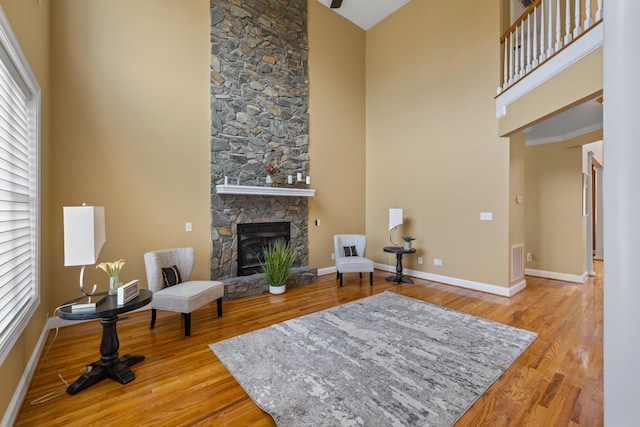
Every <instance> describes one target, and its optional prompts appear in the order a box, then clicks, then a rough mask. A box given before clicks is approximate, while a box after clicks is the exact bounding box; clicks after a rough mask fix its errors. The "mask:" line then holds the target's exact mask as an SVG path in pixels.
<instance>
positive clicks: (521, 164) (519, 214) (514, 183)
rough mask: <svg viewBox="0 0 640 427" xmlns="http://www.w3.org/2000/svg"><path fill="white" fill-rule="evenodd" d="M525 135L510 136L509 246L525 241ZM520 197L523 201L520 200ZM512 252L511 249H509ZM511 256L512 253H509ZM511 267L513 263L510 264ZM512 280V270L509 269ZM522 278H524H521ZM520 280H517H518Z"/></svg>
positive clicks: (518, 133)
mask: <svg viewBox="0 0 640 427" xmlns="http://www.w3.org/2000/svg"><path fill="white" fill-rule="evenodd" d="M524 144H525V135H524V134H523V133H522V132H517V133H515V134H513V135H511V138H510V150H509V155H510V162H509V248H511V246H513V245H518V244H524V243H525V206H526V198H525V194H526V190H525V146H524ZM518 197H521V198H522V199H521V201H520V202H518ZM509 254H511V251H509ZM509 256H511V255H509ZM509 268H511V265H509ZM509 280H511V270H509ZM519 280H522V279H519ZM517 281H518V280H516V282H517Z"/></svg>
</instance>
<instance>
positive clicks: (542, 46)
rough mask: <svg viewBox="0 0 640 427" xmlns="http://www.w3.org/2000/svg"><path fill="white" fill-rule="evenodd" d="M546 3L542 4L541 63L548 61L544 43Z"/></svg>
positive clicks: (542, 2) (543, 0)
mask: <svg viewBox="0 0 640 427" xmlns="http://www.w3.org/2000/svg"><path fill="white" fill-rule="evenodd" d="M544 2H545V0H542V1H541V2H540V62H544V60H545V59H547V51H546V49H545V42H544V36H545V34H544Z"/></svg>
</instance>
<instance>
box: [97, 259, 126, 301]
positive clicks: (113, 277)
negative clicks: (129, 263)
mask: <svg viewBox="0 0 640 427" xmlns="http://www.w3.org/2000/svg"><path fill="white" fill-rule="evenodd" d="M123 265H124V260H123V259H119V260H117V261H114V262H101V263H100V264H98V265H96V268H99V269H101V270H102V271H104V272H105V273H107V275H108V276H109V295H117V294H118V283H119V282H118V279H119V278H118V276H119V275H120V270H122V266H123Z"/></svg>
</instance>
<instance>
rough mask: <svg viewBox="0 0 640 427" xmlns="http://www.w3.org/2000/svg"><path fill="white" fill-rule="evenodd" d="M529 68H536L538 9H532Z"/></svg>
mask: <svg viewBox="0 0 640 427" xmlns="http://www.w3.org/2000/svg"><path fill="white" fill-rule="evenodd" d="M543 50H544V49H543ZM531 66H533V67H537V66H538V8H537V7H534V8H533V63H531Z"/></svg>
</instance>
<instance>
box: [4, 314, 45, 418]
mask: <svg viewBox="0 0 640 427" xmlns="http://www.w3.org/2000/svg"><path fill="white" fill-rule="evenodd" d="M50 322H51V318H48V319H47V321H46V322H45V324H44V327H43V328H42V332H41V333H40V338H38V342H37V343H36V347H35V348H34V349H33V352H32V353H31V357H30V358H29V362H28V363H27V366H26V368H25V370H24V372H23V373H22V378H21V379H20V383H19V384H18V387H16V390H15V391H14V392H13V397H12V398H11V402H9V406H8V407H7V410H6V411H5V413H4V417H3V418H2V421H1V422H0V426H2V427H5V426H12V425H13V423H14V421H15V419H16V417H17V416H18V412H19V411H20V406H21V405H22V401H23V400H24V397H25V396H26V395H27V390H28V389H29V384H30V383H31V378H32V377H33V374H34V373H35V371H36V368H37V366H38V360H40V354H42V350H43V349H44V345H45V343H46V341H47V336H48V335H49V330H50V326H49V325H50Z"/></svg>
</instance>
